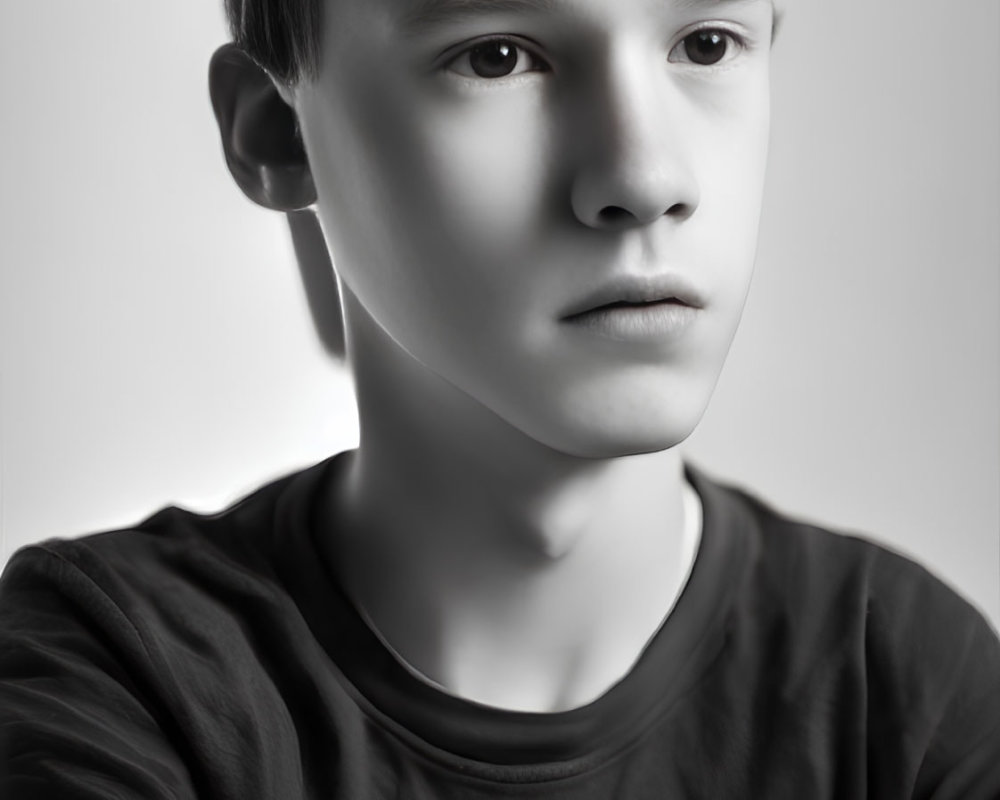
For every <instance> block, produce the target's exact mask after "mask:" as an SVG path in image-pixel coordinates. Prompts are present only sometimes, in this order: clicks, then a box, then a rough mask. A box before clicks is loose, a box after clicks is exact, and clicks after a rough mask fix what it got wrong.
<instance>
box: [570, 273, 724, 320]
mask: <svg viewBox="0 0 1000 800" xmlns="http://www.w3.org/2000/svg"><path fill="white" fill-rule="evenodd" d="M660 306H683V307H687V308H692V309H701V308H704V307H705V299H704V297H703V296H702V294H701V292H699V291H698V289H697V288H696V287H695V286H693V285H692V284H691V283H690V282H689V281H687V280H685V279H683V278H681V277H680V276H678V275H675V274H666V275H659V276H650V277H630V276H625V277H623V278H620V279H618V280H616V281H612V282H609V283H608V284H606V285H604V286H601V287H599V288H597V289H596V290H595V291H593V292H590V293H589V294H587V295H585V296H584V297H583V298H581V299H580V300H579V301H578V302H577V303H575V304H573V305H572V306H570V307H569V309H568V310H567V311H566V313H564V314H563V315H562V319H563V320H565V321H567V322H570V321H573V320H574V319H576V318H581V317H585V316H587V315H588V314H593V313H596V312H603V311H615V310H622V311H626V312H628V311H633V310H648V309H650V308H651V307H660Z"/></svg>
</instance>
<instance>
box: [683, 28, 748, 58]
mask: <svg viewBox="0 0 1000 800" xmlns="http://www.w3.org/2000/svg"><path fill="white" fill-rule="evenodd" d="M743 46H744V44H743V41H742V40H741V39H740V38H739V37H738V36H736V35H735V34H733V33H730V32H729V31H727V30H723V29H722V28H701V29H700V30H697V31H695V32H694V33H689V34H688V35H687V36H685V37H684V38H683V39H681V41H680V43H679V44H677V46H676V47H674V49H673V50H672V51H671V52H670V56H669V60H670V61H674V62H681V63H688V64H698V65H700V66H703V67H711V66H715V65H716V64H721V63H722V62H723V61H725V60H727V59H729V58H732V57H733V56H734V55H736V54H737V53H738V52H739V51H740V50H741V49H742V48H743Z"/></svg>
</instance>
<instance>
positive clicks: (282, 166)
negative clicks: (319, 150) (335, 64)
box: [208, 44, 316, 211]
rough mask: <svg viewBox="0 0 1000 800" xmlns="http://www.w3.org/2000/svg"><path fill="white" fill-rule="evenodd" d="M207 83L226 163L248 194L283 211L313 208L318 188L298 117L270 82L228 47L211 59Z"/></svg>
mask: <svg viewBox="0 0 1000 800" xmlns="http://www.w3.org/2000/svg"><path fill="white" fill-rule="evenodd" d="M208 81H209V92H210V94H211V97H212V108H213V109H214V110H215V118H216V120H217V121H218V123H219V133H220V134H221V136H222V147H223V150H224V151H225V154H226V163H227V164H228V166H229V171H230V172H231V173H232V175H233V178H234V179H235V180H236V183H237V184H238V185H239V187H240V188H241V189H242V190H243V192H244V194H246V196H247V197H249V198H250V199H251V200H253V201H254V202H255V203H258V204H259V205H262V206H265V207H267V208H273V209H277V210H279V211H295V210H297V209H302V208H306V207H308V206H310V205H312V204H313V203H314V202H315V201H316V188H315V186H314V184H313V179H312V173H311V172H310V170H309V161H308V159H307V157H306V152H305V148H304V146H303V144H302V138H301V136H300V135H299V131H298V122H297V120H296V117H295V112H294V110H293V109H292V108H291V106H289V105H288V103H287V102H286V101H285V100H284V99H283V98H282V96H281V93H280V92H279V90H278V87H277V86H276V85H275V84H274V82H273V81H272V80H271V78H270V76H269V75H268V74H267V73H266V72H265V71H264V70H263V69H261V67H259V66H258V65H257V64H256V63H254V61H253V60H252V59H251V58H250V57H249V56H247V55H246V53H244V52H243V51H242V50H240V49H239V48H238V47H236V46H235V45H233V44H226V45H223V46H222V47H220V48H219V49H218V50H216V51H215V55H213V56H212V62H211V64H210V65H209V70H208Z"/></svg>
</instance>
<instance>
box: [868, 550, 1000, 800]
mask: <svg viewBox="0 0 1000 800" xmlns="http://www.w3.org/2000/svg"><path fill="white" fill-rule="evenodd" d="M879 566H880V572H881V575H880V577H881V578H882V581H881V585H882V586H883V587H891V590H890V591H881V592H876V593H875V594H874V596H873V597H872V601H871V603H870V606H869V617H868V634H869V639H868V646H869V658H870V662H869V669H870V671H869V676H868V679H869V713H870V714H871V718H870V720H869V737H870V747H871V748H872V751H873V753H874V754H875V759H874V762H873V763H875V764H877V763H878V760H879V756H885V755H888V756H890V757H893V756H895V757H898V758H900V759H902V760H903V761H911V760H912V761H913V763H914V764H915V766H916V767H917V769H916V779H915V785H914V787H913V792H912V797H914V798H917V799H918V800H1000V640H998V638H997V635H996V633H995V632H994V631H993V629H992V628H991V627H990V625H989V623H987V621H986V620H985V619H984V618H983V616H982V614H980V613H979V612H978V611H977V610H976V609H975V608H973V607H972V606H971V605H970V604H969V603H967V602H966V601H965V600H964V599H963V598H962V597H960V596H959V595H958V594H956V593H955V592H954V591H953V590H952V589H950V588H949V587H947V586H946V585H944V584H943V583H942V582H941V581H939V580H938V579H937V578H935V577H933V576H932V575H931V574H930V573H928V572H927V571H926V570H924V569H923V568H921V567H918V566H916V565H914V564H912V563H911V562H907V561H905V560H904V559H901V558H898V557H896V556H883V558H882V559H881V562H880V565H879ZM890 720H896V721H897V722H891V721H890ZM898 721H903V724H902V726H901V727H897V724H898ZM883 788H884V789H885V790H886V791H887V792H888V790H889V789H890V788H894V787H890V786H888V785H885V786H884V787H883Z"/></svg>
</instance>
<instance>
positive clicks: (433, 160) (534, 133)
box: [422, 88, 553, 261]
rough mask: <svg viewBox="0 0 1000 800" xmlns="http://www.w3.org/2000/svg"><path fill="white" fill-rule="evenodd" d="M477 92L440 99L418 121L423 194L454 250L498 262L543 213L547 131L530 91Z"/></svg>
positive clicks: (529, 235)
mask: <svg viewBox="0 0 1000 800" xmlns="http://www.w3.org/2000/svg"><path fill="white" fill-rule="evenodd" d="M485 94H486V95H487V96H486V97H481V98H476V99H475V101H473V102H469V101H467V100H466V101H465V102H463V101H461V100H456V101H453V102H444V103H442V104H441V105H440V106H438V107H437V108H436V109H435V113H433V114H432V115H431V117H430V119H427V120H426V121H425V123H424V125H423V126H422V128H423V138H424V141H425V143H426V145H425V147H424V157H425V159H426V179H427V194H428V197H429V198H433V200H432V201H431V202H432V206H433V207H432V208H431V209H430V211H431V214H432V217H433V220H435V221H437V223H438V224H440V225H443V226H444V227H445V228H446V229H447V236H448V237H449V239H450V240H451V244H452V245H453V246H454V247H456V248H457V249H458V251H459V252H467V253H475V254H478V255H479V256H480V257H482V255H483V254H485V253H490V254H495V257H496V258H497V260H499V261H505V260H507V259H509V258H511V257H516V256H515V254H516V253H517V252H518V251H519V250H521V249H522V248H524V247H526V246H529V245H530V244H531V242H532V240H533V239H534V238H535V237H536V236H537V235H538V234H539V233H540V227H541V223H542V221H543V220H544V219H546V218H547V217H549V216H550V212H549V209H548V207H547V205H548V204H547V197H548V194H549V189H548V185H549V170H551V169H552V165H553V159H552V154H551V153H550V152H549V151H550V141H551V134H550V132H549V130H548V126H547V122H546V118H547V115H546V114H545V112H544V109H543V108H541V107H540V98H539V96H538V94H537V93H535V92H532V91H530V90H528V91H526V90H524V89H523V88H522V89H520V90H518V91H504V90H503V89H499V90H486V92H485Z"/></svg>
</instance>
